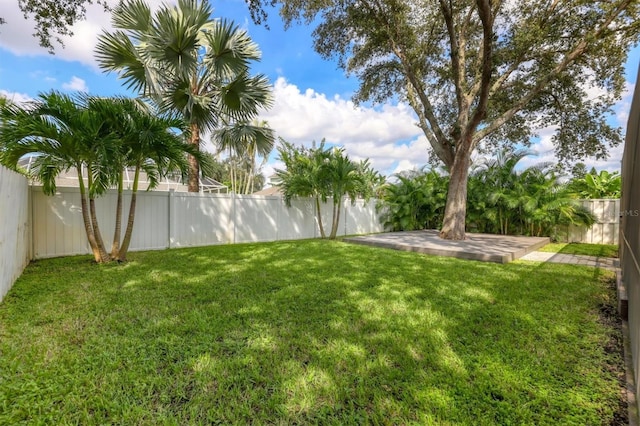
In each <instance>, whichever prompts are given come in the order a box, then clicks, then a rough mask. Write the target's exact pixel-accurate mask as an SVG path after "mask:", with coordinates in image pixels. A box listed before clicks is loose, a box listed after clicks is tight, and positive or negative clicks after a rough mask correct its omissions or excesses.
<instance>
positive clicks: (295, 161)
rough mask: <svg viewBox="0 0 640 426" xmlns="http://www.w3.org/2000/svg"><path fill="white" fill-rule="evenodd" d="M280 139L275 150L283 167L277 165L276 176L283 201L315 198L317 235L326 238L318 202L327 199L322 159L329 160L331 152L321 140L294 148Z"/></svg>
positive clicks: (289, 205)
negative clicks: (316, 146)
mask: <svg viewBox="0 0 640 426" xmlns="http://www.w3.org/2000/svg"><path fill="white" fill-rule="evenodd" d="M280 143H281V145H280V146H279V147H278V153H279V154H280V157H279V158H280V161H282V162H283V163H284V165H285V168H284V169H276V179H277V181H278V186H279V187H280V189H281V190H282V193H283V195H284V201H285V203H286V205H287V206H288V207H291V200H292V199H293V198H295V197H311V198H312V199H313V200H314V202H315V207H316V220H317V222H318V228H319V229H320V237H321V238H326V234H325V231H324V225H323V224H322V212H321V210H320V202H321V201H322V202H326V201H327V199H328V194H329V188H328V182H327V179H326V173H325V163H326V162H328V161H329V156H330V152H329V150H327V149H325V148H324V140H323V141H322V142H321V143H320V146H319V147H318V148H311V149H306V148H304V147H300V148H297V147H295V146H294V145H293V144H291V143H289V142H286V141H285V140H283V139H280Z"/></svg>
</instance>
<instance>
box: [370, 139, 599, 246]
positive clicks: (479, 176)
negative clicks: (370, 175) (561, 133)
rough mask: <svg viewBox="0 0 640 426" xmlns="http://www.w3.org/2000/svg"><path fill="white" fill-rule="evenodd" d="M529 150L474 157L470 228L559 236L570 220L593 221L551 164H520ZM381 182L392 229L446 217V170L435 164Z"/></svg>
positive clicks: (429, 224)
mask: <svg viewBox="0 0 640 426" xmlns="http://www.w3.org/2000/svg"><path fill="white" fill-rule="evenodd" d="M528 154H529V153H528V152H527V151H525V150H518V151H499V152H498V154H497V155H496V156H495V157H493V158H489V159H486V160H483V161H480V162H478V163H476V164H475V165H474V167H473V169H472V172H471V174H470V178H469V206H468V214H467V218H466V226H467V228H468V229H469V230H471V231H473V232H482V233H490V234H503V235H510V234H515V235H530V236H550V237H553V238H557V237H558V236H560V234H561V233H562V232H563V230H564V229H566V226H567V225H569V224H574V225H579V226H591V225H592V224H593V223H594V220H595V219H594V217H593V215H591V214H590V213H589V212H588V211H587V210H586V209H585V208H584V207H583V206H582V205H581V204H580V203H579V201H578V200H577V199H576V197H575V196H574V193H573V192H572V191H571V189H570V188H569V186H568V185H567V184H566V183H562V182H561V180H560V179H559V176H558V175H557V174H556V172H555V171H554V168H553V167H552V166H551V165H550V164H544V163H543V164H538V165H535V166H531V167H528V168H526V169H524V170H520V171H519V170H517V168H516V165H517V164H518V162H519V161H520V160H522V158H524V157H525V156H526V155H528ZM397 178H398V181H397V182H396V183H395V184H389V185H387V187H386V188H385V192H384V196H383V198H382V204H381V210H382V212H383V213H384V214H383V219H384V223H385V226H387V227H389V228H390V229H393V230H413V229H432V228H438V227H439V226H440V225H441V224H442V221H443V220H444V205H445V199H446V187H447V185H448V180H449V176H447V174H446V173H439V172H437V171H435V170H433V169H431V170H419V171H414V172H410V173H404V174H401V175H398V176H397Z"/></svg>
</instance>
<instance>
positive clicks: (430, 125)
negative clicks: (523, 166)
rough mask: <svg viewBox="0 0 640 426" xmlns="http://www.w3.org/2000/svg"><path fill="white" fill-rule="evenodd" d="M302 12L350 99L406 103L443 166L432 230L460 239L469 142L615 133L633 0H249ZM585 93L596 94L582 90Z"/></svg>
mask: <svg viewBox="0 0 640 426" xmlns="http://www.w3.org/2000/svg"><path fill="white" fill-rule="evenodd" d="M249 3H250V5H251V8H252V10H253V11H254V15H255V16H256V17H257V18H260V14H259V12H260V11H261V10H263V6H265V5H280V6H281V8H280V13H281V15H282V16H283V18H284V19H285V21H286V22H287V23H291V22H292V21H295V20H304V21H306V22H312V21H313V20H314V19H316V17H317V16H320V19H319V25H318V27H317V28H316V30H315V32H314V43H315V49H316V50H317V51H318V52H319V53H320V54H321V55H323V56H324V57H326V58H337V60H338V61H339V64H340V66H341V67H343V68H344V69H345V70H346V71H347V72H348V73H350V74H354V75H356V76H357V77H358V79H359V81H360V87H359V90H358V91H357V92H356V94H355V96H354V99H355V100H356V101H359V102H367V101H373V102H384V101H386V100H388V99H398V100H402V101H406V102H408V103H409V104H410V105H411V106H412V107H413V109H414V111H415V112H416V114H417V117H418V124H419V126H420V127H421V129H422V130H423V132H424V134H425V136H426V137H427V139H428V141H429V143H430V144H431V147H432V149H433V152H434V153H435V155H436V156H437V157H438V158H439V159H440V160H441V161H442V162H443V164H444V165H445V166H446V168H447V169H448V170H449V173H450V183H449V191H448V200H447V207H446V213H445V221H444V224H443V229H442V231H441V235H442V236H443V237H444V238H453V239H462V238H464V222H465V213H466V196H467V180H468V172H469V167H470V165H471V153H472V152H474V151H475V150H476V149H478V148H479V147H480V146H481V144H483V145H482V146H484V147H492V146H494V147H495V146H500V145H507V146H511V145H514V144H522V145H524V146H527V145H528V144H529V143H530V139H531V137H532V136H533V135H535V132H536V130H537V129H540V128H543V127H548V126H555V127H556V128H557V131H556V133H555V135H554V137H553V142H554V144H555V148H556V154H557V155H558V157H559V158H560V159H561V160H562V161H568V160H574V159H578V158H582V157H585V156H595V157H598V158H602V157H605V156H606V153H607V146H609V145H616V144H618V143H620V140H621V137H620V131H619V129H615V128H612V127H611V126H610V125H609V124H608V123H607V116H608V114H609V113H610V112H611V106H612V105H613V103H614V102H615V101H616V100H617V99H619V97H620V95H621V93H622V90H623V88H624V78H623V64H624V63H625V60H626V55H627V52H628V50H629V48H630V46H632V45H633V44H635V43H637V42H638V39H639V35H640V31H639V29H640V10H639V8H640V5H639V4H638V2H637V1H635V0H592V1H584V0H567V1H562V2H560V1H557V0H531V1H527V2H513V1H503V0H498V1H495V0H475V1H471V0H429V1H424V2H410V1H406V0H358V1H355V0H346V1H335V0H328V1H327V0H249ZM593 92H597V93H598V95H597V96H593V95H592V93H593Z"/></svg>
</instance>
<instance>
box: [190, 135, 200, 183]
mask: <svg viewBox="0 0 640 426" xmlns="http://www.w3.org/2000/svg"><path fill="white" fill-rule="evenodd" d="M190 127H191V138H190V140H189V143H190V144H191V145H193V147H194V148H195V149H196V150H198V151H199V150H200V128H199V127H198V124H197V123H191V125H190ZM189 192H200V164H199V163H198V159H197V158H195V157H194V156H193V155H189Z"/></svg>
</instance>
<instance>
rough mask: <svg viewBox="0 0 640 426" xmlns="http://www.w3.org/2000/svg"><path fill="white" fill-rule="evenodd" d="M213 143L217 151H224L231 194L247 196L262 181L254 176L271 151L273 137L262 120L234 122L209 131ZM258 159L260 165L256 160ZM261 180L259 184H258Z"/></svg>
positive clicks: (260, 185)
mask: <svg viewBox="0 0 640 426" xmlns="http://www.w3.org/2000/svg"><path fill="white" fill-rule="evenodd" d="M212 141H213V143H214V144H215V145H216V147H217V149H218V150H219V151H220V152H225V151H226V152H227V153H228V155H229V156H228V157H227V162H226V164H227V167H228V169H229V183H230V188H231V191H232V192H235V193H237V194H251V193H253V192H254V191H255V190H256V189H255V188H256V187H258V186H259V187H260V189H262V185H263V184H264V181H263V179H264V178H262V179H260V178H259V177H258V176H262V175H261V174H260V170H261V169H262V167H263V166H264V165H265V164H266V162H267V160H268V159H269V154H271V151H273V147H274V145H275V137H274V133H273V131H272V130H271V129H270V128H269V126H268V125H267V122H266V121H262V122H258V121H257V120H254V121H252V122H250V123H237V124H236V125H235V126H230V127H224V128H222V129H218V130H216V131H214V132H213V138H212ZM259 158H262V160H261V162H260V164H258V159H259ZM260 181H262V182H260Z"/></svg>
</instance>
